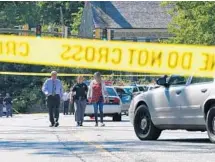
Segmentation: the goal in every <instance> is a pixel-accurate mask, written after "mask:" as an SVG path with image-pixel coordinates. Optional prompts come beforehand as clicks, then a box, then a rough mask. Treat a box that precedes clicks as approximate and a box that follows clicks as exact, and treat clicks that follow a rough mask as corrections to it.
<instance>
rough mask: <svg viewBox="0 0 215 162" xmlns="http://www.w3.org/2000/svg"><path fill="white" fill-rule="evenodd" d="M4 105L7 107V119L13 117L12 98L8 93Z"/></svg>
mask: <svg viewBox="0 0 215 162" xmlns="http://www.w3.org/2000/svg"><path fill="white" fill-rule="evenodd" d="M3 102H4V104H5V107H6V110H7V115H6V116H7V118H8V117H9V116H10V117H12V111H13V110H12V98H11V96H10V94H9V93H6V97H5V98H4V100H3Z"/></svg>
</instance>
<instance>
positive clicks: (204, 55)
mask: <svg viewBox="0 0 215 162" xmlns="http://www.w3.org/2000/svg"><path fill="white" fill-rule="evenodd" d="M202 56H203V57H204V58H205V59H204V65H203V67H201V68H200V70H201V71H206V70H207V66H208V64H209V61H210V55H209V54H207V53H202Z"/></svg>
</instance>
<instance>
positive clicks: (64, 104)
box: [63, 100, 69, 115]
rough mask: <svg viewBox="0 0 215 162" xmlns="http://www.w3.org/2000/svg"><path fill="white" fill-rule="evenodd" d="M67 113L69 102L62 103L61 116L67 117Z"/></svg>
mask: <svg viewBox="0 0 215 162" xmlns="http://www.w3.org/2000/svg"><path fill="white" fill-rule="evenodd" d="M68 113H69V100H68V101H64V102H63V114H64V115H68Z"/></svg>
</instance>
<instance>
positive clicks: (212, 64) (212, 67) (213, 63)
mask: <svg viewBox="0 0 215 162" xmlns="http://www.w3.org/2000/svg"><path fill="white" fill-rule="evenodd" d="M211 62H212V63H211V66H210V70H211V71H212V70H214V66H215V60H214V55H211Z"/></svg>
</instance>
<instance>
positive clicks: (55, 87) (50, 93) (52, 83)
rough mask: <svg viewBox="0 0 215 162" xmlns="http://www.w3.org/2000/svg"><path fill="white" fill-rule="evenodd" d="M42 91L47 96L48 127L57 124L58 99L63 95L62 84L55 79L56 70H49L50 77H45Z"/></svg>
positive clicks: (56, 125)
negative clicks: (49, 123)
mask: <svg viewBox="0 0 215 162" xmlns="http://www.w3.org/2000/svg"><path fill="white" fill-rule="evenodd" d="M42 91H43V93H44V94H45V95H46V97H47V106H48V109H49V120H50V122H51V125H50V127H53V126H55V127H58V126H59V122H58V120H59V108H60V100H61V98H62V96H63V86H62V83H61V81H60V80H59V79H57V72H56V71H52V72H51V78H49V79H47V80H46V81H45V83H44V84H43V87H42Z"/></svg>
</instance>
